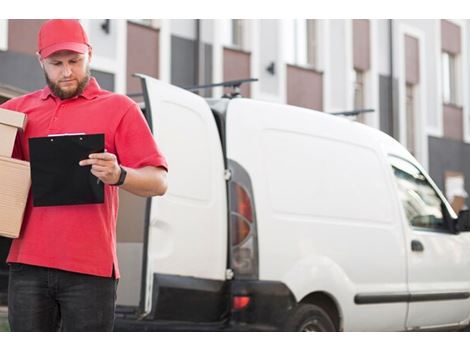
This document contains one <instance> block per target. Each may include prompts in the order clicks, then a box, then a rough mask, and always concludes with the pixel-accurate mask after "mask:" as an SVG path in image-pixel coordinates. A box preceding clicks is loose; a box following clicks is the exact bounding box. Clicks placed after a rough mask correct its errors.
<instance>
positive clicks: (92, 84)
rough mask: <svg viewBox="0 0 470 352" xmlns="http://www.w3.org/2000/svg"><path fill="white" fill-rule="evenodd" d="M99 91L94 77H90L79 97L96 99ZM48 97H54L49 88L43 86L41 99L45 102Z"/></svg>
mask: <svg viewBox="0 0 470 352" xmlns="http://www.w3.org/2000/svg"><path fill="white" fill-rule="evenodd" d="M100 91H101V87H100V86H99V84H98V82H97V81H96V79H95V77H90V81H89V82H88V84H87V86H86V88H85V90H84V91H83V92H82V93H81V94H80V95H79V96H81V97H84V98H85V99H88V100H91V99H94V98H96V97H97V96H98V94H99V92H100ZM49 96H52V97H55V96H54V94H53V93H52V91H51V89H50V88H49V86H45V87H44V88H43V89H42V91H41V99H42V100H46V99H47V98H48V97H49ZM72 99H73V98H72Z"/></svg>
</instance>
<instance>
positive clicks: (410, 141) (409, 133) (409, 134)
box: [406, 83, 416, 156]
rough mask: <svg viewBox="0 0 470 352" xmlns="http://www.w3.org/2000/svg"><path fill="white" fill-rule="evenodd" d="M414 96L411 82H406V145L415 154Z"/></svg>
mask: <svg viewBox="0 0 470 352" xmlns="http://www.w3.org/2000/svg"><path fill="white" fill-rule="evenodd" d="M415 120H416V118H415V97H414V87H413V85H412V84H409V83H407V84H406V147H407V148H408V151H409V152H410V153H411V154H413V156H416V140H415V130H416V126H415Z"/></svg>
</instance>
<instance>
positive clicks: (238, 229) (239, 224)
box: [230, 183, 253, 246]
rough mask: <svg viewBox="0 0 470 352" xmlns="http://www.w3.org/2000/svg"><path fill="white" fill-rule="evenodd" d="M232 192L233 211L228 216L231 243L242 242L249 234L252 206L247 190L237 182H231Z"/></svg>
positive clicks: (251, 221) (237, 243)
mask: <svg viewBox="0 0 470 352" xmlns="http://www.w3.org/2000/svg"><path fill="white" fill-rule="evenodd" d="M232 188H233V189H232V194H233V196H234V199H233V200H234V202H235V207H234V208H235V209H234V210H235V211H233V212H232V214H231V217H230V223H231V232H232V245H234V246H236V245H239V244H240V243H242V242H243V241H244V240H245V239H246V238H247V237H248V235H249V234H250V231H251V226H252V223H253V210H252V209H253V208H252V206H251V200H250V197H249V196H248V193H247V191H246V190H245V189H244V188H243V187H242V186H241V185H239V184H237V183H233V184H232Z"/></svg>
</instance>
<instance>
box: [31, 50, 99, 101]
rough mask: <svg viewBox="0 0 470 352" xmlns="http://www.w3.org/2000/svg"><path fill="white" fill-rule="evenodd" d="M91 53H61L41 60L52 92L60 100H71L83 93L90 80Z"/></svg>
mask: <svg viewBox="0 0 470 352" xmlns="http://www.w3.org/2000/svg"><path fill="white" fill-rule="evenodd" d="M90 56H91V52H89V53H86V54H79V53H75V52H73V51H65V50H64V51H59V52H56V53H54V54H52V55H51V56H48V57H47V58H44V59H42V58H41V59H40V62H41V66H42V68H43V70H44V74H45V76H46V81H47V84H48V86H49V88H50V89H51V91H52V92H53V93H54V95H56V96H57V97H59V98H60V99H70V98H73V97H75V96H77V95H79V94H81V93H82V92H83V90H84V89H85V87H86V86H87V84H88V81H89V79H90V64H89V62H90Z"/></svg>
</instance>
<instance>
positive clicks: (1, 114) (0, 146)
mask: <svg viewBox="0 0 470 352" xmlns="http://www.w3.org/2000/svg"><path fill="white" fill-rule="evenodd" d="M25 126H26V115H25V114H23V113H21V112H16V111H10V110H5V109H1V108H0V156H3V157H6V158H9V157H11V154H12V152H13V146H14V145H15V138H16V133H17V130H18V129H19V128H21V129H24V128H25Z"/></svg>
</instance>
